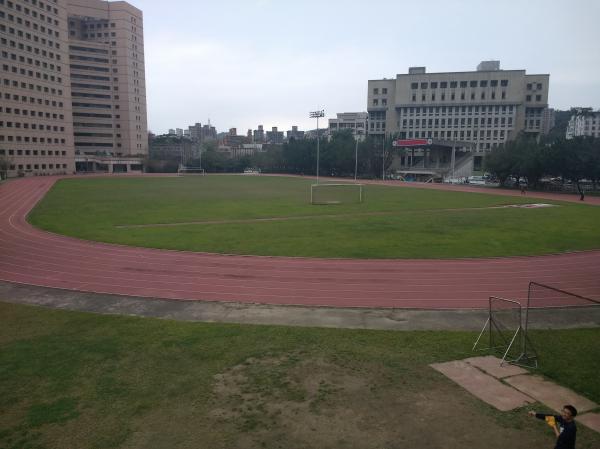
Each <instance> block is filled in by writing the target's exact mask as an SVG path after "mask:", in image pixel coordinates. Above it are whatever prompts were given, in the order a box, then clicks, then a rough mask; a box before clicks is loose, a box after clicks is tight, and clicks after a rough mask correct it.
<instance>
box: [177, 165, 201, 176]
mask: <svg viewBox="0 0 600 449" xmlns="http://www.w3.org/2000/svg"><path fill="white" fill-rule="evenodd" d="M177 174H178V175H179V176H188V175H200V176H204V175H205V174H206V172H205V171H204V169H203V168H200V167H179V170H177Z"/></svg>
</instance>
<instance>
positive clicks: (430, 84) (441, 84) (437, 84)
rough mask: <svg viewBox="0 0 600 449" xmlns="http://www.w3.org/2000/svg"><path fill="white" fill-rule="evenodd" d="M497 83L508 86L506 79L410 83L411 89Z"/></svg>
mask: <svg viewBox="0 0 600 449" xmlns="http://www.w3.org/2000/svg"><path fill="white" fill-rule="evenodd" d="M498 83H500V86H502V87H506V86H508V80H500V81H498V80H471V81H450V82H448V81H440V82H438V81H432V82H422V83H411V84H410V88H411V89H418V88H419V86H420V87H421V89H438V88H439V89H447V88H448V86H449V87H450V89H456V88H457V87H461V88H465V87H488V86H489V87H497V86H498Z"/></svg>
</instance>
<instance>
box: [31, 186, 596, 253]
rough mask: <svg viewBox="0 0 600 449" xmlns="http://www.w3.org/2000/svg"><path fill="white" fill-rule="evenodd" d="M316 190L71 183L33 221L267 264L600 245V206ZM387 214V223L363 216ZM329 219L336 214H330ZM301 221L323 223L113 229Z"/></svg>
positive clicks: (87, 235) (91, 235) (371, 189)
mask: <svg viewBox="0 0 600 449" xmlns="http://www.w3.org/2000/svg"><path fill="white" fill-rule="evenodd" d="M309 184H310V181H308V180H304V179H299V178H274V177H241V176H208V177H187V178H150V179H148V178H147V179H134V178H132V179H123V178H120V179H81V180H68V181H61V182H60V183H58V184H57V185H56V186H55V187H54V188H53V189H52V191H51V192H50V194H49V195H48V196H47V197H46V198H45V199H44V200H43V201H42V202H41V203H40V204H39V205H38V207H37V208H36V209H35V210H34V211H33V212H32V214H31V216H30V220H31V222H32V223H33V224H34V225H36V226H40V227H42V228H44V229H48V230H51V231H54V232H58V233H64V234H67V235H72V236H76V237H81V238H84V239H90V240H100V241H105V242H112V243H121V244H129V245H138V246H149V247H157V248H171V249H181V250H193V251H209V252H224V253H242V254H261V255H295V256H314V257H358V258H379V257H382V258H439V257H481V256H508V255H525V254H540V253H552V252H560V251H569V250H581V249H588V248H599V247H600V234H599V233H598V232H597V230H596V223H597V222H598V219H600V208H594V207H589V206H585V205H577V204H566V203H564V204H562V205H561V207H557V208H549V209H537V210H521V209H492V210H490V209H487V210H468V211H464V210H462V211H444V210H441V209H454V208H481V207H489V206H495V205H501V204H515V203H520V202H531V201H532V200H530V199H528V198H518V197H517V198H515V197H501V196H493V195H485V194H470V193H459V192H443V191H431V190H419V189H403V188H390V187H381V186H366V187H365V195H366V201H365V203H363V204H344V205H335V206H311V205H309V204H308V201H307V197H308V193H309ZM381 212H383V213H385V215H371V216H369V215H364V214H369V213H376V214H377V213H381ZM332 214H333V215H339V216H338V217H323V215H332ZM357 214H363V215H357ZM319 215H321V217H318V216H319ZM298 216H314V217H315V218H311V219H300V220H289V221H275V222H254V223H227V224H204V225H197V224H195V225H184V226H177V227H166V228H165V227H163V228H160V227H158V228H157V227H155V228H129V229H120V228H116V227H115V226H117V225H127V224H148V223H178V222H190V221H205V220H230V219H252V218H264V217H298ZM540 231H543V232H540ZM267 240H268V244H266V242H267Z"/></svg>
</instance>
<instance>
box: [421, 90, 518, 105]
mask: <svg viewBox="0 0 600 449" xmlns="http://www.w3.org/2000/svg"><path fill="white" fill-rule="evenodd" d="M496 97H497V95H496V91H495V90H493V91H491V92H490V93H489V99H490V100H496ZM457 98H458V99H460V100H461V101H464V100H466V99H467V95H466V92H461V93H460V95H458V97H457V95H456V92H451V93H450V98H449V101H455V100H457ZM438 99H439V101H447V97H446V93H445V92H442V94H441V95H440V96H439V97H438V96H437V95H436V94H435V93H432V94H431V95H430V97H429V100H430V101H436V100H438ZM469 99H470V100H476V99H477V96H476V94H475V92H471V93H470V95H469ZM479 99H480V100H486V99H488V96H487V93H486V92H480V94H479ZM499 99H501V100H506V91H501V92H500V98H499ZM411 101H412V102H413V103H414V102H416V101H417V94H414V93H413V94H412V96H411ZM421 101H428V99H427V94H425V93H423V94H421Z"/></svg>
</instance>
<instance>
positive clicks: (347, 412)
mask: <svg viewBox="0 0 600 449" xmlns="http://www.w3.org/2000/svg"><path fill="white" fill-rule="evenodd" d="M384 371H385V370H379V369H377V370H376V371H371V370H369V369H368V368H365V369H362V368H361V369H354V368H348V367H341V366H339V365H337V364H335V363H333V362H331V361H327V360H324V359H316V358H304V357H301V356H299V355H297V354H296V355H294V354H293V355H288V356H285V357H280V358H262V359H248V360H246V361H245V362H244V363H243V364H241V365H238V366H235V367H233V368H231V369H230V370H228V371H226V372H224V373H221V374H219V375H217V376H215V385H214V391H213V393H214V408H213V409H212V411H211V412H210V413H209V416H210V417H211V418H212V420H214V426H213V430H216V429H222V431H223V432H225V433H227V434H229V435H235V437H234V439H233V441H231V443H232V444H234V447H244V448H271V447H273V448H278V447H282V448H283V447H285V448H291V447H293V448H304V447H306V448H309V447H311V448H314V447H319V448H338V447H344V448H390V449H391V448H406V447H415V448H416V447H419V448H450V449H452V448H464V447H471V448H477V447H486V448H492V449H494V448H498V449H504V448H505V447H507V446H509V445H510V447H511V448H512V449H519V448H523V449H525V448H531V447H545V446H548V445H549V444H551V443H552V439H551V437H549V436H548V435H545V434H544V433H543V432H540V431H539V429H535V428H532V429H531V430H533V431H527V430H524V429H520V427H521V426H522V425H523V423H525V425H526V426H527V427H529V422H528V421H525V420H523V415H524V413H525V412H524V411H522V412H519V413H516V414H507V415H506V417H507V418H504V419H502V418H500V419H499V418H498V416H497V413H496V412H493V411H491V410H487V409H486V408H485V406H482V405H481V404H480V403H478V401H477V400H476V399H475V398H473V397H471V396H470V395H469V394H468V393H466V392H465V391H463V390H461V389H460V388H457V387H456V386H455V385H453V384H452V383H450V382H447V381H445V380H444V379H440V378H438V377H437V375H436V374H432V373H429V372H427V375H426V379H421V380H420V381H419V380H418V379H406V382H403V381H402V379H392V378H390V377H389V376H388V375H387V374H386V373H385V372H384ZM431 380H433V381H431ZM424 384H425V385H424ZM423 387H425V388H424V389H423ZM511 418H514V419H515V422H512V421H511Z"/></svg>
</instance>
